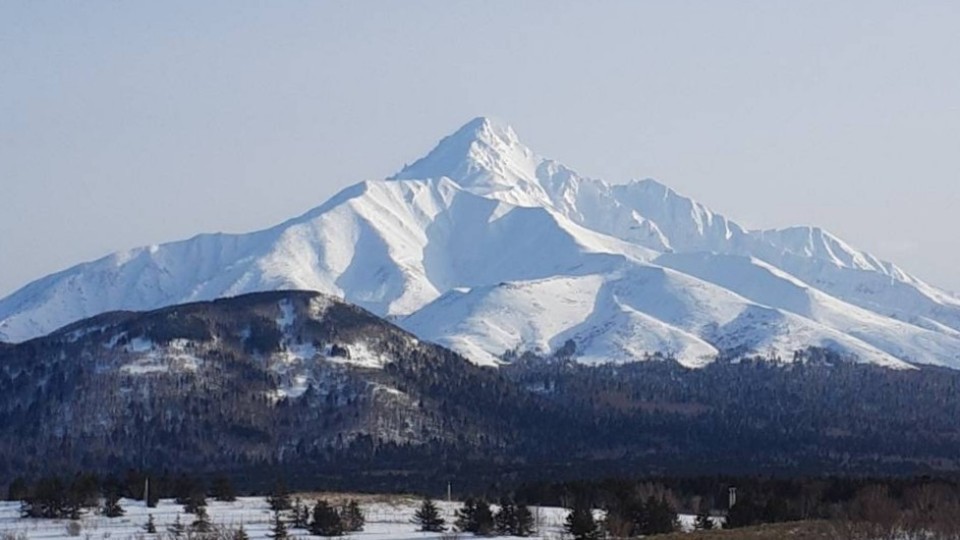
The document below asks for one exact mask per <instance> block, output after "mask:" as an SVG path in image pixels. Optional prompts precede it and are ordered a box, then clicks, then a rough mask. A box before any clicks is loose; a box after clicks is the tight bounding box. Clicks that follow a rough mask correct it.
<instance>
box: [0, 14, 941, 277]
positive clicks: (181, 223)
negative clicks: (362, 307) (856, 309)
mask: <svg viewBox="0 0 960 540" xmlns="http://www.w3.org/2000/svg"><path fill="white" fill-rule="evenodd" d="M958 20H960V6H958V5H955V4H952V3H948V2H921V3H917V4H911V5H902V4H900V3H896V2H870V3H867V2H853V3H848V4H844V5H835V4H833V3H828V2H809V3H804V4H803V5H795V4H789V3H769V2H737V3H725V4H724V5H722V6H721V5H719V4H712V3H707V2H693V3H685V4H683V5H677V4H676V3H666V2H664V3H653V4H643V5H637V4H635V3H632V2H610V3H604V4H599V5H598V4H594V3H571V2H561V3H554V2H524V3H513V2H488V3H483V4H474V3H459V2H454V3H449V2H417V3H404V4H400V3H373V4H364V3H337V4H333V3H298V2H289V3H282V4H276V3H274V4H269V5H267V4H257V3H247V2H238V3H234V2H210V3H204V4H202V5H194V4H192V3H186V2H182V3H176V2H175V3H169V4H166V3H165V4H163V5H162V6H160V5H156V6H150V5H134V4H112V3H111V4H108V3H88V4H72V3H66V2H62V3H57V2H50V3H42V4H37V3H21V4H13V3H7V4H3V5H0V29H2V32H0V46H2V49H3V50H4V54H2V55H0V69H2V72H3V73H4V77H3V83H4V84H2V85H0V178H2V182H3V183H2V185H0V189H2V192H0V228H2V231H3V234H0V260H3V261H5V262H6V263H7V264H6V265H4V268H3V271H0V296H5V295H7V294H9V293H11V292H13V291H14V290H15V289H17V288H19V287H21V286H23V285H25V284H27V283H28V282H30V281H32V280H34V279H37V278H40V277H42V276H44V275H47V274H49V273H52V272H55V271H58V270H62V269H64V268H67V267H69V266H72V265H74V264H76V263H80V262H83V261H87V260H91V259H95V258H99V257H101V256H104V255H107V254H108V253H110V252H113V251H117V250H121V249H127V248H131V247H136V246H140V245H147V244H153V243H162V242H166V241H174V240H179V239H183V238H187V237H190V236H193V235H195V234H198V233H204V232H217V231H223V232H247V231H252V230H256V229H261V228H265V227H268V226H271V225H274V224H276V223H279V222H281V221H283V220H285V219H288V218H290V217H293V216H294V215H298V214H300V213H303V212H305V211H307V210H308V209H310V208H312V207H315V206H317V205H319V204H321V203H322V202H324V201H325V200H326V199H327V198H329V197H330V196H332V195H333V194H334V193H336V192H337V191H339V190H341V189H343V188H344V187H346V186H348V185H351V184H354V183H356V182H359V181H362V180H367V179H379V178H384V177H387V176H389V175H391V174H393V173H395V172H397V171H398V170H399V169H400V168H401V167H402V166H403V165H404V164H405V163H410V162H412V161H414V160H415V159H417V158H419V157H421V156H423V155H424V154H425V153H426V152H427V151H429V150H430V149H431V148H432V147H433V145H434V144H435V143H436V142H437V141H438V140H439V139H440V138H441V137H443V136H444V135H447V134H449V133H452V132H453V131H454V130H455V129H457V128H458V127H460V125H462V124H463V123H465V122H466V121H468V120H469V119H471V118H473V117H476V116H482V115H490V116H495V117H498V118H501V119H503V120H505V121H506V122H508V123H510V124H511V125H512V126H513V127H514V128H515V129H516V131H517V132H518V134H519V136H520V138H521V140H522V141H523V142H524V143H526V144H527V145H528V146H530V147H531V148H533V149H534V150H535V151H537V152H538V153H540V154H542V155H544V156H547V157H551V158H555V159H557V160H559V161H561V162H563V163H565V164H566V165H568V166H570V167H572V168H573V169H576V170H577V171H578V172H580V173H582V174H584V175H586V176H590V177H595V178H603V179H605V180H607V181H610V182H617V183H619V182H625V181H628V180H630V179H632V178H647V177H650V178H655V179H657V180H658V181H660V182H663V183H664V184H666V185H668V186H670V187H672V188H673V189H675V190H677V191H678V192H680V193H683V194H685V195H688V196H691V197H693V198H695V199H697V200H699V201H700V202H702V203H704V204H705V205H707V206H708V207H710V208H711V209H712V210H714V211H716V212H718V213H721V214H724V215H725V216H727V217H729V218H731V219H732V220H734V221H737V222H739V223H741V224H742V225H745V226H748V227H750V228H781V227H786V226H791V225H816V226H821V227H823V228H825V229H827V230H830V231H831V232H833V233H834V234H837V235H838V236H840V237H841V238H843V239H844V240H846V241H847V242H849V243H851V244H852V245H854V246H855V247H857V248H860V249H863V250H866V251H869V252H871V253H873V254H875V255H877V256H879V257H881V258H883V259H886V260H890V261H893V262H895V263H896V264H898V265H899V266H901V267H903V268H904V269H906V270H907V271H908V272H911V273H913V274H915V275H917V276H919V277H921V278H923V279H926V280H928V281H929V282H931V283H932V284H934V285H937V286H940V287H944V288H946V289H950V290H960V276H957V275H956V274H955V272H954V271H953V268H954V267H956V266H958V265H960V253H958V252H957V250H954V249H951V248H952V247H954V244H955V238H956V233H954V232H953V227H952V226H951V225H952V224H951V223H949V222H948V221H947V220H948V219H949V218H950V217H951V216H952V215H953V212H954V211H955V209H956V208H957V207H958V205H960V181H958V173H960V153H958V152H956V150H955V144H956V141H957V140H958V139H960V137H958V136H960V73H957V71H956V69H955V66H956V65H960V38H958V36H960V32H958V31H957V30H958V28H956V27H957V24H956V21H958Z"/></svg>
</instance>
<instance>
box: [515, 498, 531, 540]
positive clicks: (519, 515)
mask: <svg viewBox="0 0 960 540" xmlns="http://www.w3.org/2000/svg"><path fill="white" fill-rule="evenodd" d="M516 508H517V509H516V525H515V527H514V529H513V530H511V531H510V534H512V535H513V536H521V537H526V536H532V535H534V534H535V533H536V532H537V530H536V529H537V527H536V523H534V520H533V512H531V511H530V507H529V506H527V505H525V504H520V505H517V507H516Z"/></svg>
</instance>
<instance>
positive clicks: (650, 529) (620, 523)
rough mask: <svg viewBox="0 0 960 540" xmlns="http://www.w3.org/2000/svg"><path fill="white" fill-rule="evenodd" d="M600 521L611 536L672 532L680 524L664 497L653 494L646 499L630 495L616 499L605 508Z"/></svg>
mask: <svg viewBox="0 0 960 540" xmlns="http://www.w3.org/2000/svg"><path fill="white" fill-rule="evenodd" d="M603 525H604V529H605V531H606V533H607V535H608V536H612V537H634V536H647V535H652V534H664V533H671V532H674V531H676V530H678V529H679V526H680V524H679V521H678V519H677V512H676V510H675V509H674V508H673V506H672V505H671V504H670V502H669V501H668V500H667V499H666V497H663V496H661V497H656V496H654V495H650V496H648V497H647V498H646V500H641V499H639V498H637V497H630V498H628V499H625V500H620V501H617V503H615V504H614V505H613V507H612V508H609V509H608V510H607V515H606V517H605V518H604V523H603Z"/></svg>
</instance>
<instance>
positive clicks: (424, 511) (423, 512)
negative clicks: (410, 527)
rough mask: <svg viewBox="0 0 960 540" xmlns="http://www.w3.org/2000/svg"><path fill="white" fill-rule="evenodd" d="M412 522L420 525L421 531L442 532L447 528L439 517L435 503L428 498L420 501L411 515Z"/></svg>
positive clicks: (444, 521) (445, 523)
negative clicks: (418, 506)
mask: <svg viewBox="0 0 960 540" xmlns="http://www.w3.org/2000/svg"><path fill="white" fill-rule="evenodd" d="M413 522H414V523H416V524H417V525H419V526H420V530H421V531H422V532H443V531H445V530H447V527H446V525H447V522H446V520H445V519H443V518H442V517H440V511H439V510H438V509H437V505H436V504H434V502H433V501H432V500H430V499H429V498H427V499H424V500H423V502H422V503H420V508H418V509H417V512H416V513H415V514H414V515H413Z"/></svg>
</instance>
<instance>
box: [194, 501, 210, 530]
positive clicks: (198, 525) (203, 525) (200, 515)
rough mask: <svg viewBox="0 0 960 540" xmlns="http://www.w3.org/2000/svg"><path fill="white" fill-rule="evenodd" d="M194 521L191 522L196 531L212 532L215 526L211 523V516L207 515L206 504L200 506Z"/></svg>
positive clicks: (195, 513)
mask: <svg viewBox="0 0 960 540" xmlns="http://www.w3.org/2000/svg"><path fill="white" fill-rule="evenodd" d="M194 516H195V517H194V520H193V523H191V524H190V528H191V529H193V530H194V531H196V532H201V533H205V532H210V530H211V529H212V528H213V525H212V524H211V523H210V517H209V516H208V515H207V507H206V506H198V507H197V508H196V511H195V512H194Z"/></svg>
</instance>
